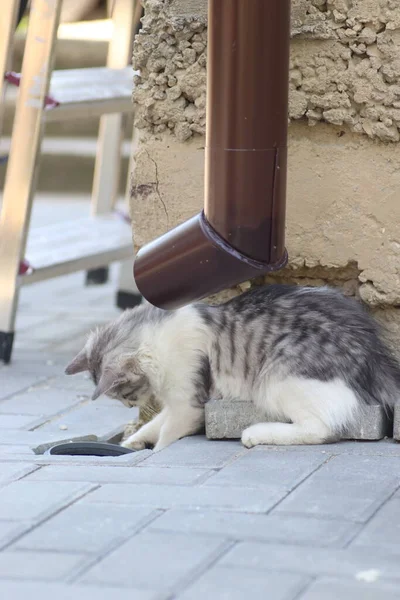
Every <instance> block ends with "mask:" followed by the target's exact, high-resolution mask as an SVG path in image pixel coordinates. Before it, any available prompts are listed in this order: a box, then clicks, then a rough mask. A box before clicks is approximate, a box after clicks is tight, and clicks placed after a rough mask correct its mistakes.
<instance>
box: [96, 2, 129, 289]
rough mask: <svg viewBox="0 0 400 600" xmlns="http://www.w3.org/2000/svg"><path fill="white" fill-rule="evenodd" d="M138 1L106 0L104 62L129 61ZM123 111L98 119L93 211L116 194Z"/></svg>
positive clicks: (104, 208)
mask: <svg viewBox="0 0 400 600" xmlns="http://www.w3.org/2000/svg"><path fill="white" fill-rule="evenodd" d="M138 4H140V3H138V2H136V0H118V1H116V2H109V3H108V9H109V11H110V12H112V20H113V36H112V39H111V41H110V44H109V48H108V55H107V66H108V67H110V68H115V69H119V68H123V67H126V66H127V65H128V64H130V62H131V54H132V41H133V34H134V26H135V18H137V12H138ZM123 125H124V122H123V115H120V114H114V115H104V116H103V117H101V119H100V129H99V138H98V146H97V154H96V163H95V169H94V179H93V190H92V214H94V215H102V214H107V213H110V212H111V211H112V209H113V207H114V206H115V202H116V200H117V197H118V188H119V178H120V167H121V144H122V138H123ZM107 279H108V271H107V267H102V268H101V269H96V270H95V271H88V273H87V275H86V283H89V284H94V283H105V282H106V281H107Z"/></svg>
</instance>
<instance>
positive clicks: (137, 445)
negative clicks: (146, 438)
mask: <svg viewBox="0 0 400 600" xmlns="http://www.w3.org/2000/svg"><path fill="white" fill-rule="evenodd" d="M120 446H122V447H123V448H130V449H131V450H144V449H145V448H146V442H143V441H138V440H133V439H132V438H128V439H127V440H125V441H124V442H122V443H121V444H120Z"/></svg>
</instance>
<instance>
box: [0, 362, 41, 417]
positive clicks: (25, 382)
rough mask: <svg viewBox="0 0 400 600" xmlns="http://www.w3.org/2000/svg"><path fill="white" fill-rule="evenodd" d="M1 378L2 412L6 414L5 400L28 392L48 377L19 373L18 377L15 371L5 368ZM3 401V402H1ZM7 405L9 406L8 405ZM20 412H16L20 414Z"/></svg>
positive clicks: (0, 399)
mask: <svg viewBox="0 0 400 600" xmlns="http://www.w3.org/2000/svg"><path fill="white" fill-rule="evenodd" d="M0 377H1V391H0V412H4V411H3V410H2V406H3V404H6V403H5V401H4V399H5V398H9V397H10V396H12V395H13V394H17V393H19V392H23V391H24V390H27V389H28V388H30V387H31V386H32V385H34V384H35V383H38V382H40V381H44V380H45V379H46V377H45V376H44V375H40V374H32V373H30V374H25V375H23V374H21V373H18V375H16V373H15V371H11V370H9V369H8V368H7V367H4V368H2V369H1V370H0ZM1 401H2V402H1ZM6 405H7V404H6ZM19 412H20V411H18V410H17V411H16V414H18V413H19Z"/></svg>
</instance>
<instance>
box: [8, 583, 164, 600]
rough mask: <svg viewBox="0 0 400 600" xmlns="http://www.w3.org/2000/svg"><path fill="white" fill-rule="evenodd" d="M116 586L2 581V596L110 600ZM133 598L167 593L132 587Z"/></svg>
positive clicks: (148, 599) (160, 599) (156, 599)
mask: <svg viewBox="0 0 400 600" xmlns="http://www.w3.org/2000/svg"><path fill="white" fill-rule="evenodd" d="M116 592H117V590H116V589H115V587H106V586H104V585H102V586H101V587H99V586H88V585H65V584H62V583H51V582H43V583H37V582H29V583H28V582H24V583H22V582H18V583H17V582H14V581H0V598H9V599H10V600H27V598H29V599H30V600H39V599H40V600H55V599H56V600H71V599H72V598H76V599H77V600H110V598H115V597H116ZM129 594H130V597H131V598H132V600H165V599H166V595H164V594H160V593H159V592H153V591H149V590H139V589H137V588H136V587H131V588H130V590H129Z"/></svg>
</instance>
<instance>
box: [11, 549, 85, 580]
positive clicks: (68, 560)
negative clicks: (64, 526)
mask: <svg viewBox="0 0 400 600" xmlns="http://www.w3.org/2000/svg"><path fill="white" fill-rule="evenodd" d="M83 559H84V557H83V556H81V555H79V554H65V553H62V552H57V553H56V554H55V553H53V552H29V551H16V552H9V551H3V552H1V553H0V578H1V579H17V580H18V579H27V580H35V579H36V580H48V581H57V580H61V581H63V580H64V579H65V578H66V577H67V576H68V575H72V574H73V573H74V572H75V571H77V569H78V567H81V566H82V560H83Z"/></svg>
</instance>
